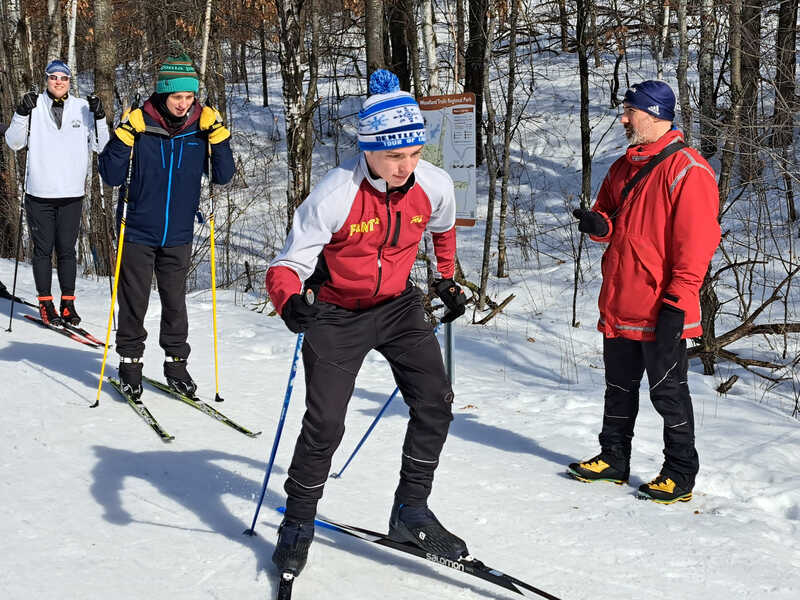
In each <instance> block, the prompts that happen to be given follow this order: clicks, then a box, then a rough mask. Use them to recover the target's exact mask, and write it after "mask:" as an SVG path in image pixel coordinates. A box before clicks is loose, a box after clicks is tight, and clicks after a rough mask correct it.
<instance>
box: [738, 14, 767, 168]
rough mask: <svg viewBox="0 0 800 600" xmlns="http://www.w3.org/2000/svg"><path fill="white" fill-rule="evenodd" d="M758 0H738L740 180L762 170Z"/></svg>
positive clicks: (759, 16)
mask: <svg viewBox="0 0 800 600" xmlns="http://www.w3.org/2000/svg"><path fill="white" fill-rule="evenodd" d="M761 2H762V0H744V2H743V3H742V75H741V77H742V109H741V116H740V119H741V125H740V132H741V135H742V141H741V142H740V144H739V173H740V176H741V178H742V180H743V181H745V182H747V181H753V180H754V179H757V178H758V177H759V176H760V175H761V172H762V171H763V164H761V162H760V160H759V156H758V147H759V141H758V140H759V137H760V135H759V127H758V96H759V94H758V92H759V90H760V87H761V75H760V72H761Z"/></svg>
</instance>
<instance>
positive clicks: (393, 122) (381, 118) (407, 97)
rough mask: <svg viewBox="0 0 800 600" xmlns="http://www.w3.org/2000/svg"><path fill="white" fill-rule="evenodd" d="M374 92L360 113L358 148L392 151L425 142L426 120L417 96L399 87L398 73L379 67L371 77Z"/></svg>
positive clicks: (370, 81) (370, 89) (370, 86)
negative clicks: (423, 117)
mask: <svg viewBox="0 0 800 600" xmlns="http://www.w3.org/2000/svg"><path fill="white" fill-rule="evenodd" d="M369 91H370V94H372V95H371V96H370V97H369V98H367V99H366V100H365V101H364V106H363V108H362V109H361V111H360V112H359V113H358V147H359V148H360V149H361V150H390V149H393V148H402V147H403V146H420V145H422V144H424V143H425V141H426V137H425V121H424V120H423V119H422V111H420V109H419V104H417V101H416V100H414V96H412V95H411V94H409V93H408V92H403V91H401V90H400V81H399V80H398V79H397V75H395V74H394V73H391V72H390V71H387V70H385V69H378V70H377V71H375V72H374V73H373V74H372V75H371V76H370V78H369Z"/></svg>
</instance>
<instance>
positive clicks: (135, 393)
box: [119, 356, 144, 401]
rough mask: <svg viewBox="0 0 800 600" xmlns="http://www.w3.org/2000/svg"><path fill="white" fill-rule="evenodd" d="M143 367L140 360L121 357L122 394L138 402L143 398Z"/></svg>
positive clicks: (120, 379)
mask: <svg viewBox="0 0 800 600" xmlns="http://www.w3.org/2000/svg"><path fill="white" fill-rule="evenodd" d="M143 366H144V365H142V363H141V362H139V358H129V357H127V356H121V357H120V359H119V383H120V387H121V388H122V392H123V393H124V394H125V395H127V396H129V397H130V399H131V400H133V401H136V400H138V399H139V398H141V397H142V367H143Z"/></svg>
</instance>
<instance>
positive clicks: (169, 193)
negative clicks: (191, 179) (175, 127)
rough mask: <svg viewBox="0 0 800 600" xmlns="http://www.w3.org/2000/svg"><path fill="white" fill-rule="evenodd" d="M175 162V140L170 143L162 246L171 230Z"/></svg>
mask: <svg viewBox="0 0 800 600" xmlns="http://www.w3.org/2000/svg"><path fill="white" fill-rule="evenodd" d="M174 161H175V140H174V139H170V141H169V176H168V179H167V208H166V210H165V211H164V237H162V238H161V245H162V246H163V245H164V244H166V243H167V230H168V229H169V202H170V198H171V196H172V164H173V162H174Z"/></svg>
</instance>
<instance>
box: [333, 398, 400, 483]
mask: <svg viewBox="0 0 800 600" xmlns="http://www.w3.org/2000/svg"><path fill="white" fill-rule="evenodd" d="M399 391H400V388H399V387H396V388H394V391H393V392H392V395H391V396H389V399H388V400H387V401H386V402H384V404H383V407H381V410H380V411H379V412H378V414H377V415H376V416H375V418H374V419H373V421H372V424H371V425H370V426H369V428H368V429H367V432H366V433H365V434H364V436H363V437H362V438H361V441H360V442H358V444H357V445H356V449H355V450H353V453H352V454H351V455H350V458H348V459H347V462H346V463H344V466H343V467H342V468H341V469H340V470H339V472H338V473H331V475H330V476H331V477H332V478H333V479H339V478H340V477H341V476H342V473H344V470H345V469H346V468H347V465H349V464H350V461H352V460H353V458H354V457H355V455H356V453H357V452H358V451H359V449H361V446H363V445H364V442H366V441H367V438H368V437H369V434H370V433H372V430H373V429H375V425H377V424H378V421H379V420H380V418H381V417H382V416H383V413H384V412H385V411H386V409H387V408H388V407H389V404H391V403H392V400H394V398H395V396H397V393H398V392H399Z"/></svg>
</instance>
